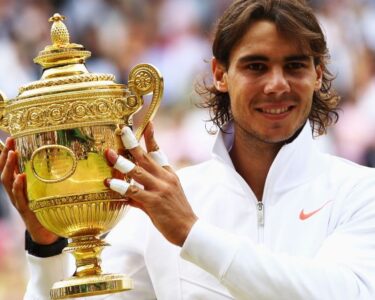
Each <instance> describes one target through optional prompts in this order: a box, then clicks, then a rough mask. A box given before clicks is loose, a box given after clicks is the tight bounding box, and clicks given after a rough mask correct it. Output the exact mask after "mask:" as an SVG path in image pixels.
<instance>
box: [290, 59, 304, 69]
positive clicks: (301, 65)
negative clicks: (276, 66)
mask: <svg viewBox="0 0 375 300" xmlns="http://www.w3.org/2000/svg"><path fill="white" fill-rule="evenodd" d="M286 68H287V69H289V70H299V69H304V68H306V64H305V63H302V62H298V61H294V62H290V63H288V64H287V65H286Z"/></svg>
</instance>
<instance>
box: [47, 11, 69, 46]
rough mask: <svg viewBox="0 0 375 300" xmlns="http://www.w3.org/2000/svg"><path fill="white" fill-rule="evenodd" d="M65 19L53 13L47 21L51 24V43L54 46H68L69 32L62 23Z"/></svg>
mask: <svg viewBox="0 0 375 300" xmlns="http://www.w3.org/2000/svg"><path fill="white" fill-rule="evenodd" d="M65 19H66V18H65V16H62V15H60V14H58V13H55V14H54V15H53V16H52V17H51V18H49V20H48V21H49V22H53V25H52V28H51V41H52V44H53V45H55V46H63V45H67V44H69V31H68V29H67V28H66V26H65V24H64V23H63V22H62V21H63V20H65Z"/></svg>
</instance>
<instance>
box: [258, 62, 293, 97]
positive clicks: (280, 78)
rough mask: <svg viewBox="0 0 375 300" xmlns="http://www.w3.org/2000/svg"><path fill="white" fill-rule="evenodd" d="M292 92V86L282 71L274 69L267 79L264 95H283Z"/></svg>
mask: <svg viewBox="0 0 375 300" xmlns="http://www.w3.org/2000/svg"><path fill="white" fill-rule="evenodd" d="M288 92H290V85H289V82H288V80H287V79H286V78H285V74H284V72H283V70H282V69H278V68H277V69H273V70H271V72H270V73H269V76H268V77H267V78H266V84H265V86H264V93H265V94H266V95H268V94H283V93H288Z"/></svg>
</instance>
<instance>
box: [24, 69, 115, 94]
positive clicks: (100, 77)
mask: <svg viewBox="0 0 375 300" xmlns="http://www.w3.org/2000/svg"><path fill="white" fill-rule="evenodd" d="M114 80H115V76H114V75H111V74H81V75H73V76H69V77H64V78H53V79H47V80H43V81H37V82H32V83H30V84H28V85H25V86H23V87H21V88H20V89H19V94H22V93H23V92H25V91H30V90H34V89H38V88H44V87H51V86H59V85H66V84H74V83H80V82H94V81H114Z"/></svg>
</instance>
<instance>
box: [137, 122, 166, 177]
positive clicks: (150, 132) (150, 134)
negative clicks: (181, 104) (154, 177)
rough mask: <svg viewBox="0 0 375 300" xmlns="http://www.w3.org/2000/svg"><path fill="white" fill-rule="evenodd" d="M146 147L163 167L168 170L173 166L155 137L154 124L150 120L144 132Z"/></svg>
mask: <svg viewBox="0 0 375 300" xmlns="http://www.w3.org/2000/svg"><path fill="white" fill-rule="evenodd" d="M144 138H145V144H146V149H147V152H148V154H149V155H150V157H151V158H152V159H153V160H154V161H155V162H156V163H157V164H158V165H159V166H161V167H164V168H165V169H167V170H168V171H171V170H172V168H171V167H170V165H169V162H168V158H167V156H166V155H165V153H164V152H163V150H161V149H160V148H159V146H158V144H157V142H156V140H155V137H154V125H153V124H152V123H151V122H149V123H148V124H147V127H146V129H145V132H144Z"/></svg>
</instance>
